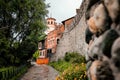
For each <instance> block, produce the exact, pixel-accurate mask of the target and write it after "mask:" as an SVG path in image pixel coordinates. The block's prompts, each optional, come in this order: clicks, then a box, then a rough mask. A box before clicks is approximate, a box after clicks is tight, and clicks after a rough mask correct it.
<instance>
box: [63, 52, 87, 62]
mask: <svg viewBox="0 0 120 80" xmlns="http://www.w3.org/2000/svg"><path fill="white" fill-rule="evenodd" d="M64 60H65V61H67V62H71V63H79V64H80V63H82V62H83V63H84V62H85V57H83V56H82V55H79V54H78V53H76V52H72V53H66V54H65V57H64Z"/></svg>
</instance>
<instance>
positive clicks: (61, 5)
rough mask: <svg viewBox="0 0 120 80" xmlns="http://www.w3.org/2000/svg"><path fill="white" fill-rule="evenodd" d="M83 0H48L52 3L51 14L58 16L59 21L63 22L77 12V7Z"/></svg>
mask: <svg viewBox="0 0 120 80" xmlns="http://www.w3.org/2000/svg"><path fill="white" fill-rule="evenodd" d="M81 2H82V0H46V3H50V6H51V7H50V8H49V9H48V10H49V14H48V15H49V16H50V14H52V17H54V18H56V20H57V22H61V21H63V20H65V19H67V18H70V17H73V16H74V15H75V14H76V9H77V8H79V7H80V5H81Z"/></svg>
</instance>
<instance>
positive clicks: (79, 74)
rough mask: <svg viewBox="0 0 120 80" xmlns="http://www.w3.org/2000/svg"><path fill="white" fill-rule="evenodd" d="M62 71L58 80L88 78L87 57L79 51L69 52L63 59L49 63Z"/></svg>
mask: <svg viewBox="0 0 120 80" xmlns="http://www.w3.org/2000/svg"><path fill="white" fill-rule="evenodd" d="M49 65H50V66H52V67H53V68H55V69H56V70H58V71H59V72H60V75H59V76H57V77H56V80H88V79H87V76H86V64H85V58H84V57H83V56H81V55H79V54H78V53H75V52H72V53H67V54H66V55H65V57H64V59H63V60H58V61H56V62H51V63H49Z"/></svg>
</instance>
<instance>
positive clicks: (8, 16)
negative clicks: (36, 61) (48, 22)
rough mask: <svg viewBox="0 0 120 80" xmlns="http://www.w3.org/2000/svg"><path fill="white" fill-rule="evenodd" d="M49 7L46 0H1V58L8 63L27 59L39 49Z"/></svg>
mask: <svg viewBox="0 0 120 80" xmlns="http://www.w3.org/2000/svg"><path fill="white" fill-rule="evenodd" d="M47 7H49V6H48V5H46V4H45V2H44V0H0V56H1V55H2V56H1V57H0V58H1V59H2V57H3V56H4V57H5V58H4V59H5V60H7V59H8V61H7V64H8V62H9V63H11V64H15V63H19V62H22V61H21V59H23V60H25V61H26V60H27V59H29V58H30V57H31V56H32V53H34V51H35V50H36V49H37V42H38V40H39V38H40V36H41V35H42V34H43V31H44V29H45V28H46V27H45V16H46V14H47V12H48V11H47V10H46V8H47ZM8 55H9V56H8ZM20 58H21V59H20ZM9 59H10V60H11V61H10V60H9Z"/></svg>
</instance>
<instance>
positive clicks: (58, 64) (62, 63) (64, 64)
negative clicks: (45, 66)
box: [49, 60, 71, 72]
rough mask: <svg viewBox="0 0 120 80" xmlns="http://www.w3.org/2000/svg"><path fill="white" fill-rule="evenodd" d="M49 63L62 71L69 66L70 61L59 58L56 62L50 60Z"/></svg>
mask: <svg viewBox="0 0 120 80" xmlns="http://www.w3.org/2000/svg"><path fill="white" fill-rule="evenodd" d="M49 65H50V66H52V67H53V68H55V69H56V70H58V71H59V72H63V71H64V70H65V69H67V68H68V67H69V66H71V64H70V63H68V62H66V61H64V60H59V61H57V62H50V63H49Z"/></svg>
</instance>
